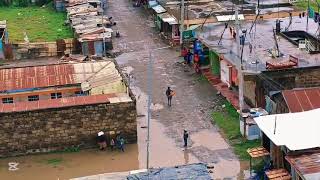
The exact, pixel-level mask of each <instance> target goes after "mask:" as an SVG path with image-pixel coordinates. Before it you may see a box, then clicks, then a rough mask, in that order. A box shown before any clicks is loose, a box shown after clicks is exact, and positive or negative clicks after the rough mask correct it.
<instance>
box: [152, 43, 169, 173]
mask: <svg viewBox="0 0 320 180" xmlns="http://www.w3.org/2000/svg"><path fill="white" fill-rule="evenodd" d="M169 48H171V46H165V47H160V48H156V49H149V64H148V79H147V85H148V117H147V121H148V122H147V123H148V132H147V169H148V170H149V168H150V163H149V161H150V157H149V156H150V152H149V147H150V128H151V127H150V126H151V123H150V120H151V102H152V86H153V85H152V84H153V59H152V52H153V51H157V50H162V49H169Z"/></svg>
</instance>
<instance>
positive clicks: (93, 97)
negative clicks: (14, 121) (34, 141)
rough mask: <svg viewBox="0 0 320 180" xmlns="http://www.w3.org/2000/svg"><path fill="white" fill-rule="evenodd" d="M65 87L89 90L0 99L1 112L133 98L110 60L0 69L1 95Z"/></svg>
mask: <svg viewBox="0 0 320 180" xmlns="http://www.w3.org/2000/svg"><path fill="white" fill-rule="evenodd" d="M64 87H78V88H79V89H81V90H82V91H88V92H89V93H88V94H87V95H86V96H73V97H62V98H59V99H40V100H38V101H26V102H12V103H0V112H13V111H30V110H36V109H47V108H57V107H66V106H75V105H86V104H97V103H115V102H128V101H132V99H131V98H130V97H129V95H128V90H127V87H126V85H125V83H124V82H123V78H122V76H121V74H120V72H119V71H118V70H117V68H116V65H115V63H114V62H113V61H99V62H85V63H71V64H53V65H41V66H31V67H18V68H8V69H0V97H1V96H8V95H10V94H15V93H27V92H37V91H41V90H45V89H52V88H54V89H59V88H64Z"/></svg>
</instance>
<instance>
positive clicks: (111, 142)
mask: <svg viewBox="0 0 320 180" xmlns="http://www.w3.org/2000/svg"><path fill="white" fill-rule="evenodd" d="M114 146H115V142H114V139H111V141H110V147H111V151H113V149H114Z"/></svg>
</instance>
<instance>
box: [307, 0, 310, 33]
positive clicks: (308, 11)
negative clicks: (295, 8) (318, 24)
mask: <svg viewBox="0 0 320 180" xmlns="http://www.w3.org/2000/svg"><path fill="white" fill-rule="evenodd" d="M309 13H310V0H308V9H307V27H306V32H308V29H309Z"/></svg>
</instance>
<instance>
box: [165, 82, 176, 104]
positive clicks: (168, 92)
mask: <svg viewBox="0 0 320 180" xmlns="http://www.w3.org/2000/svg"><path fill="white" fill-rule="evenodd" d="M173 95H174V92H173V91H172V90H171V88H170V87H168V89H167V90H166V96H167V98H168V106H171V101H172V96H173Z"/></svg>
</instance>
